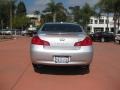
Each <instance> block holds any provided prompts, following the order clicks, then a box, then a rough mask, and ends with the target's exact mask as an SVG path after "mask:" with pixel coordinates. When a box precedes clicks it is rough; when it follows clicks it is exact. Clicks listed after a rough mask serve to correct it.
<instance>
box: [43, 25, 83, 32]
mask: <svg viewBox="0 0 120 90" xmlns="http://www.w3.org/2000/svg"><path fill="white" fill-rule="evenodd" d="M42 31H45V32H82V29H81V28H80V26H79V25H74V24H45V25H44V26H43V28H42Z"/></svg>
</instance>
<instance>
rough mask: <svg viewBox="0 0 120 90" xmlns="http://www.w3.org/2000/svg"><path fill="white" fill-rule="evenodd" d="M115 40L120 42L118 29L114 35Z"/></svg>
mask: <svg viewBox="0 0 120 90" xmlns="http://www.w3.org/2000/svg"><path fill="white" fill-rule="evenodd" d="M115 42H118V43H119V44H120V30H119V31H118V32H117V33H116V35H115Z"/></svg>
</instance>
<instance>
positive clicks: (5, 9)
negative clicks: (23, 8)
mask: <svg viewBox="0 0 120 90" xmlns="http://www.w3.org/2000/svg"><path fill="white" fill-rule="evenodd" d="M15 3H16V0H0V21H2V22H3V25H4V27H9V26H10V19H11V16H12V17H14V14H15V8H16V5H15ZM10 13H11V14H10Z"/></svg>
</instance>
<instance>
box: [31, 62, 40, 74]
mask: <svg viewBox="0 0 120 90" xmlns="http://www.w3.org/2000/svg"><path fill="white" fill-rule="evenodd" d="M32 65H33V69H34V71H35V72H39V69H40V66H39V65H38V64H33V63H32Z"/></svg>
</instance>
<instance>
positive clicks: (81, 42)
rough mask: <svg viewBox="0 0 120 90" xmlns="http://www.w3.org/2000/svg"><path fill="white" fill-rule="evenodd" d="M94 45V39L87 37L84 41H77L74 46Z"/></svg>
mask: <svg viewBox="0 0 120 90" xmlns="http://www.w3.org/2000/svg"><path fill="white" fill-rule="evenodd" d="M89 45H92V40H91V38H90V37H86V38H85V39H84V40H83V41H79V42H76V43H75V44H74V46H89Z"/></svg>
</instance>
